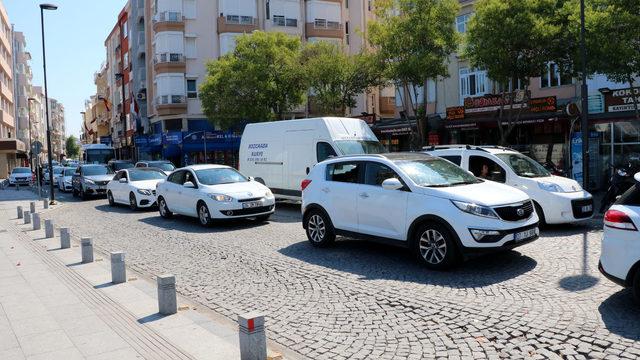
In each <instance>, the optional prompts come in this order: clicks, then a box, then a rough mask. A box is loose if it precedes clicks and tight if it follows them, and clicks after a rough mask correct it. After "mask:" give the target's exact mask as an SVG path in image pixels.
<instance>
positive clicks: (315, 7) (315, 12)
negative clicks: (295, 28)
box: [307, 1, 342, 22]
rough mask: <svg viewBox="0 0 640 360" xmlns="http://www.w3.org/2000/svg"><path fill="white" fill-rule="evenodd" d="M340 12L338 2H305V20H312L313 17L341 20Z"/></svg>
mask: <svg viewBox="0 0 640 360" xmlns="http://www.w3.org/2000/svg"><path fill="white" fill-rule="evenodd" d="M340 14H341V8H340V4H339V3H335V2H327V1H308V2H307V22H313V21H314V19H325V20H327V21H337V22H342V21H341V19H342V17H341V16H340Z"/></svg>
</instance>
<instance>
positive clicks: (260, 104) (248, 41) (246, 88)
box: [200, 31, 306, 128]
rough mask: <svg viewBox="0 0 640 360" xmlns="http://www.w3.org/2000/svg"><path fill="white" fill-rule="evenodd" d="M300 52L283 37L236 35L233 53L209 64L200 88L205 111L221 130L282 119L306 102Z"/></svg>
mask: <svg viewBox="0 0 640 360" xmlns="http://www.w3.org/2000/svg"><path fill="white" fill-rule="evenodd" d="M300 49H301V43H300V39H298V38H295V37H291V36H288V35H286V34H284V33H279V32H261V31H256V32H254V33H252V34H245V35H241V36H239V37H238V38H237V45H236V48H235V50H234V51H233V52H232V53H231V54H228V55H226V56H223V57H221V58H220V59H218V60H213V61H211V62H209V63H208V64H207V73H208V74H207V77H206V78H205V81H204V82H203V83H202V85H201V86H200V97H201V100H202V107H203V110H204V113H205V114H206V115H207V117H208V118H209V119H210V120H212V121H214V122H215V123H216V124H218V125H220V126H221V127H222V128H229V127H231V126H233V125H235V124H237V123H238V122H241V121H253V122H260V121H271V120H280V119H283V117H284V116H285V115H286V114H287V113H288V112H290V111H291V110H292V109H294V108H295V107H296V106H298V105H300V104H301V103H302V102H303V100H304V93H305V90H306V81H305V76H304V71H303V66H302V64H301V62H300Z"/></svg>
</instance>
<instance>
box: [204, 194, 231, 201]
mask: <svg viewBox="0 0 640 360" xmlns="http://www.w3.org/2000/svg"><path fill="white" fill-rule="evenodd" d="M209 197H210V198H212V199H213V200H215V201H220V202H230V201H233V198H232V197H231V196H229V195H224V194H210V195H209Z"/></svg>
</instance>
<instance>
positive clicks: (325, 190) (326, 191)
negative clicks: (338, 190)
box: [322, 187, 330, 194]
mask: <svg viewBox="0 0 640 360" xmlns="http://www.w3.org/2000/svg"><path fill="white" fill-rule="evenodd" d="M329 191H330V190H329V188H328V187H325V188H322V192H323V193H325V194H328V193H329Z"/></svg>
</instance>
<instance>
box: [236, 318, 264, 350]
mask: <svg viewBox="0 0 640 360" xmlns="http://www.w3.org/2000/svg"><path fill="white" fill-rule="evenodd" d="M238 330H239V331H238V333H239V336H240V359H241V360H265V359H266V358H267V336H266V334H265V332H264V315H262V314H260V313H255V312H252V313H248V314H242V315H238Z"/></svg>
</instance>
